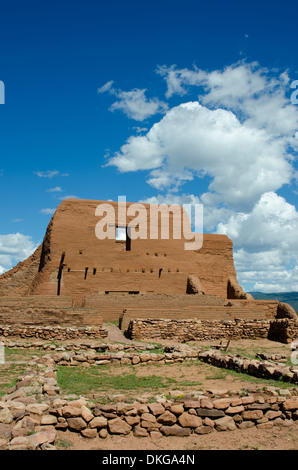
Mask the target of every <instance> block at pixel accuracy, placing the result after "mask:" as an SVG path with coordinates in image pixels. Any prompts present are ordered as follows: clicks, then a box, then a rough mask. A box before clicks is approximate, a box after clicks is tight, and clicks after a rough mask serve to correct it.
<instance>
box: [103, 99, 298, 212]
mask: <svg viewBox="0 0 298 470" xmlns="http://www.w3.org/2000/svg"><path fill="white" fill-rule="evenodd" d="M108 164H109V165H115V166H117V168H118V169H119V170H120V171H122V172H126V171H137V170H153V169H154V172H152V173H151V174H150V177H149V179H148V183H149V184H151V185H152V186H154V187H156V188H158V189H160V188H161V187H163V188H169V187H170V186H174V187H177V183H178V182H180V183H183V182H185V181H187V180H191V179H192V178H193V177H194V176H205V175H209V176H210V177H211V178H212V181H211V183H210V186H209V191H208V193H206V194H204V195H202V201H203V202H204V203H207V204H208V205H210V203H212V205H216V204H218V203H226V204H229V205H231V206H233V207H237V208H239V209H241V208H249V207H252V206H253V205H254V203H255V202H256V201H257V200H258V199H259V198H260V196H261V195H262V194H263V193H264V192H267V191H270V190H277V189H279V188H280V187H281V186H282V185H283V184H286V183H289V182H290V180H291V176H292V167H291V164H290V163H289V161H288V159H287V154H286V144H285V142H283V141H282V140H276V139H272V138H270V136H268V134H267V133H266V132H264V131H263V130H260V129H257V128H251V127H250V126H247V125H246V124H245V123H243V124H242V123H241V122H240V121H239V120H238V119H237V117H236V115H235V114H234V113H233V112H231V111H227V110H224V109H216V110H211V109H208V108H207V107H205V106H202V105H201V104H200V103H198V102H188V103H183V104H181V105H179V106H176V107H174V108H172V109H171V110H170V111H168V112H167V114H166V115H165V116H164V118H163V119H162V120H161V121H160V122H158V123H156V124H154V126H153V127H152V128H151V129H150V131H149V132H148V133H147V134H146V135H145V136H132V137H130V138H129V139H128V141H127V142H126V143H125V144H124V145H123V146H122V147H121V149H120V151H119V152H118V153H116V154H115V155H114V156H113V157H112V158H111V159H110V161H109V163H108Z"/></svg>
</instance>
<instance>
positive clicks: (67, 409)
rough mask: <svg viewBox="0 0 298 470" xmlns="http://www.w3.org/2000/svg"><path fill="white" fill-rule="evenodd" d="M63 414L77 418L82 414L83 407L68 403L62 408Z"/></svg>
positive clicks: (66, 416)
mask: <svg viewBox="0 0 298 470" xmlns="http://www.w3.org/2000/svg"><path fill="white" fill-rule="evenodd" d="M62 414H63V416H64V417H65V418H77V417H78V416H82V411H81V407H78V406H71V405H66V406H64V407H63V409H62Z"/></svg>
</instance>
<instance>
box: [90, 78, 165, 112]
mask: <svg viewBox="0 0 298 470" xmlns="http://www.w3.org/2000/svg"><path fill="white" fill-rule="evenodd" d="M113 83H114V82H113V81H112V80H110V81H109V82H107V83H105V85H103V86H102V87H100V88H98V93H105V92H108V93H110V94H111V95H113V96H116V98H117V101H115V102H114V103H113V104H112V105H111V106H110V110H111V111H115V110H120V111H122V112H123V113H124V114H126V116H127V117H129V118H131V119H134V120H136V121H144V120H145V119H147V118H149V117H151V116H153V115H155V114H159V113H162V114H163V113H164V112H165V111H166V110H167V109H168V105H167V103H165V102H164V101H160V100H159V99H158V98H150V99H148V98H147V97H146V96H145V93H146V90H145V89H139V88H134V89H133V90H130V91H123V90H116V89H115V88H113V87H112V85H113Z"/></svg>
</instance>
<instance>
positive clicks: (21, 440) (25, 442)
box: [9, 436, 38, 450]
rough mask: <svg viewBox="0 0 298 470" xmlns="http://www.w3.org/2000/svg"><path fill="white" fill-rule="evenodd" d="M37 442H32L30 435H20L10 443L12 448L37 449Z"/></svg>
mask: <svg viewBox="0 0 298 470" xmlns="http://www.w3.org/2000/svg"><path fill="white" fill-rule="evenodd" d="M37 447H38V444H37V443H34V442H31V441H30V440H29V438H28V437H25V436H19V437H15V438H14V439H12V440H11V441H10V443H9V449H10V450H36V449H37Z"/></svg>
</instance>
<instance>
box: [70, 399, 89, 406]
mask: <svg viewBox="0 0 298 470" xmlns="http://www.w3.org/2000/svg"><path fill="white" fill-rule="evenodd" d="M86 403H87V400H86V398H79V399H78V400H73V401H71V402H70V403H69V406H76V407H78V408H82V406H86Z"/></svg>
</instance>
